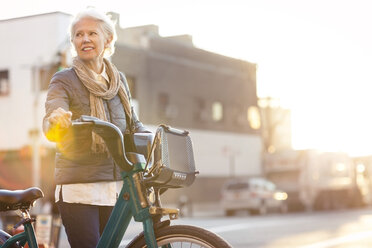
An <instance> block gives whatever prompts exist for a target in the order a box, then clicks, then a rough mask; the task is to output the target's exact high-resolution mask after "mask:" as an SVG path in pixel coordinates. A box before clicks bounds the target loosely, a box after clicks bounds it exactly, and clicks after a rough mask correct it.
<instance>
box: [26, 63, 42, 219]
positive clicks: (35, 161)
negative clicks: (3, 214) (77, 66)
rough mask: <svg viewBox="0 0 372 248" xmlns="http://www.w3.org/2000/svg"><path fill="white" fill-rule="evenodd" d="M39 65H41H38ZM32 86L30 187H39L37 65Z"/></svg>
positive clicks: (38, 70) (38, 92)
mask: <svg viewBox="0 0 372 248" xmlns="http://www.w3.org/2000/svg"><path fill="white" fill-rule="evenodd" d="M39 62H40V61H39ZM38 64H39V65H40V64H41V63H38ZM32 70H33V81H34V82H33V84H34V101H33V127H32V128H31V130H30V132H29V134H30V137H31V139H32V185H33V186H35V187H41V183H40V131H39V130H40V129H39V126H40V125H41V123H39V114H38V112H39V111H38V108H39V98H40V79H41V78H40V67H39V66H38V65H36V66H33V67H32ZM40 209H41V207H40V205H38V204H37V205H36V206H35V208H34V212H35V213H36V214H38V213H40Z"/></svg>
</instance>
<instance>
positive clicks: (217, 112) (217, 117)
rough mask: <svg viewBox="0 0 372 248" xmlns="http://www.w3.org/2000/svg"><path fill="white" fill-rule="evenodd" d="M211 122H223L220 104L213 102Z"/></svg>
mask: <svg viewBox="0 0 372 248" xmlns="http://www.w3.org/2000/svg"><path fill="white" fill-rule="evenodd" d="M212 120H213V121H215V122H219V121H222V120H223V105H222V103H221V102H214V103H213V104H212Z"/></svg>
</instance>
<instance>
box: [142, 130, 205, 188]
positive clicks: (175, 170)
mask: <svg viewBox="0 0 372 248" xmlns="http://www.w3.org/2000/svg"><path fill="white" fill-rule="evenodd" d="M154 142H155V143H154V145H155V148H154V162H153V168H152V169H151V170H150V171H151V174H152V175H153V176H152V177H151V178H149V181H148V182H149V183H150V184H151V185H152V186H155V187H166V188H180V187H186V186H190V185H191V184H192V183H193V182H194V180H195V175H196V174H197V173H198V172H196V171H195V161H194V153H193V149H192V142H191V138H190V136H189V132H188V131H182V130H178V129H175V128H171V127H168V126H165V125H161V126H160V127H159V128H158V130H157V132H156V136H155V141H154Z"/></svg>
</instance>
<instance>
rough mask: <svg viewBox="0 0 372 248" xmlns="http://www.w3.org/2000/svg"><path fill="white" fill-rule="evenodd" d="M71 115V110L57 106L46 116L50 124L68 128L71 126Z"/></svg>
mask: <svg viewBox="0 0 372 248" xmlns="http://www.w3.org/2000/svg"><path fill="white" fill-rule="evenodd" d="M71 117H72V113H71V111H66V110H64V109H63V108H61V107H59V108H58V109H55V110H53V112H52V113H51V114H50V116H49V118H48V121H49V124H50V125H51V126H58V127H60V128H69V127H70V126H71Z"/></svg>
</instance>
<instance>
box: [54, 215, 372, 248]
mask: <svg viewBox="0 0 372 248" xmlns="http://www.w3.org/2000/svg"><path fill="white" fill-rule="evenodd" d="M172 224H173V225H174V224H187V225H195V226H200V227H203V228H206V229H208V230H210V231H212V232H215V233H217V234H219V235H220V236H222V237H223V238H224V239H226V240H227V241H228V242H229V243H230V244H231V245H232V247H234V248H250V247H252V248H253V247H254V248H255V247H264V248H291V247H296V248H328V247H338V248H346V247H353V248H355V247H371V246H372V209H371V208H366V209H355V210H339V211H334V212H313V213H288V214H284V215H280V214H269V215H266V216H249V215H247V214H245V213H241V214H238V216H234V217H229V218H226V217H223V216H222V215H219V216H207V217H205V216H204V217H203V216H198V217H195V218H182V219H179V220H176V221H173V222H172ZM141 230H142V226H141V225H140V224H139V223H134V222H133V223H131V225H130V227H129V228H128V230H127V233H126V235H125V237H124V239H123V241H122V243H121V246H120V247H125V245H126V244H127V243H129V241H130V240H131V238H133V237H134V236H135V235H136V234H138V233H139V232H140V231H141ZM65 247H68V243H67V240H66V239H65V235H64V234H62V235H61V243H60V248H65Z"/></svg>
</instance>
